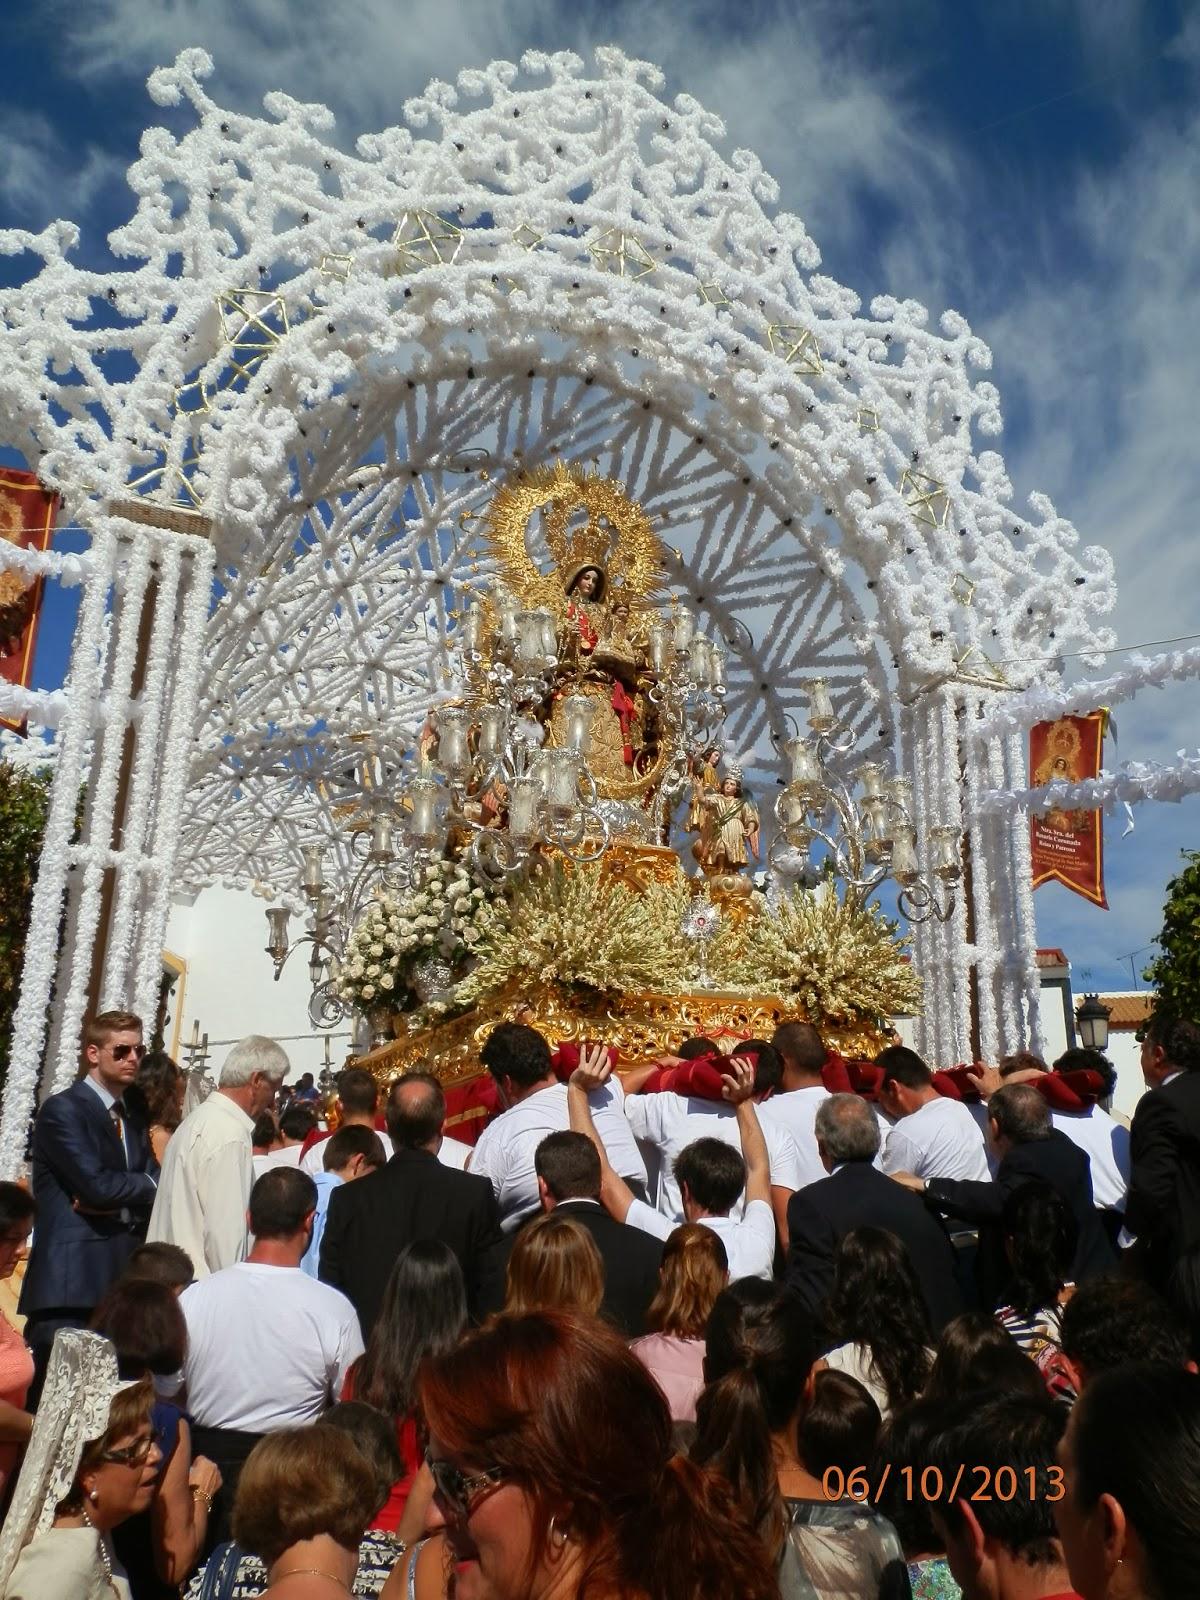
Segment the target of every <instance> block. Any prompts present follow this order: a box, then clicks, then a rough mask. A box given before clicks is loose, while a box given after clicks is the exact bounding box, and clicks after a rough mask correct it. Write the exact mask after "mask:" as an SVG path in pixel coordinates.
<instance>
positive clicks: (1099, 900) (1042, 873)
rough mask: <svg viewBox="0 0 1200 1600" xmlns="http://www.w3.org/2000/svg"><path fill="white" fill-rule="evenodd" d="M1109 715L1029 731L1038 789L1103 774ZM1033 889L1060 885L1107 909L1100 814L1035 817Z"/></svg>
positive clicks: (1058, 811) (1032, 825) (1097, 713)
mask: <svg viewBox="0 0 1200 1600" xmlns="http://www.w3.org/2000/svg"><path fill="white" fill-rule="evenodd" d="M1107 721H1108V713H1107V712H1106V711H1092V712H1089V713H1088V715H1087V716H1085V717H1060V718H1059V719H1058V721H1057V722H1039V723H1037V724H1035V726H1034V727H1032V728H1031V729H1030V730H1029V771H1030V774H1031V776H1030V782H1031V783H1032V784H1033V786H1034V788H1041V787H1042V785H1043V784H1047V783H1083V782H1084V781H1085V780H1086V779H1088V778H1095V777H1097V776H1098V775H1099V772H1100V764H1101V757H1102V755H1103V749H1104V729H1105V725H1106V723H1107ZM1029 843H1030V847H1031V850H1032V853H1033V887H1034V888H1035V889H1039V888H1040V887H1041V886H1042V884H1043V883H1061V884H1062V885H1063V886H1064V887H1065V888H1067V889H1073V890H1074V891H1075V893H1076V894H1081V895H1082V896H1083V898H1084V899H1085V900H1090V901H1091V902H1092V904H1093V905H1096V906H1100V907H1101V909H1102V910H1104V911H1107V910H1108V901H1107V900H1106V899H1105V896H1104V819H1103V817H1102V815H1101V813H1100V812H1099V811H1098V810H1092V811H1064V810H1062V809H1060V808H1058V807H1055V808H1054V809H1053V810H1051V811H1048V812H1047V813H1046V814H1045V816H1042V817H1031V818H1030V821H1029Z"/></svg>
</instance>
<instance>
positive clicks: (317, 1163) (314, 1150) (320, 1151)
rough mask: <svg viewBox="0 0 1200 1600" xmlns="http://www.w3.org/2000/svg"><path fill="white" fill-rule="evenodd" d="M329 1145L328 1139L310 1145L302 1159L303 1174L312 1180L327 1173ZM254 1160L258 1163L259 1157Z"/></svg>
mask: <svg viewBox="0 0 1200 1600" xmlns="http://www.w3.org/2000/svg"><path fill="white" fill-rule="evenodd" d="M328 1143H329V1140H328V1139H318V1140H317V1142H316V1144H310V1145H309V1147H308V1151H307V1153H306V1154H304V1155H302V1156H301V1157H300V1171H301V1172H307V1173H308V1175H309V1177H310V1178H315V1177H316V1176H317V1174H318V1173H319V1172H324V1171H325V1146H326V1145H327V1144H328ZM301 1148H303V1146H301ZM254 1160H255V1162H256V1163H257V1162H258V1160H259V1157H258V1156H255V1158H254Z"/></svg>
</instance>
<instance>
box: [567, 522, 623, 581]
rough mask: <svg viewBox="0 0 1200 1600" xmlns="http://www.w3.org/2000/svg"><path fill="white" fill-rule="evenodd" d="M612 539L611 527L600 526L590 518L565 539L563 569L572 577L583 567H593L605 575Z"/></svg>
mask: <svg viewBox="0 0 1200 1600" xmlns="http://www.w3.org/2000/svg"><path fill="white" fill-rule="evenodd" d="M612 539H613V536H612V530H611V528H602V527H600V526H599V525H598V524H597V523H596V522H595V521H594V520H590V521H589V522H588V525H587V527H586V528H580V529H579V530H578V531H577V532H576V533H573V534H572V535H571V537H570V538H569V539H568V540H567V541H566V545H565V550H566V560H565V562H564V563H563V568H564V570H565V571H566V572H569V573H570V574H571V576H572V577H573V578H574V577H578V576H579V574H580V573H581V572H582V571H584V569H585V568H587V567H595V568H596V569H597V570H598V571H599V572H602V573H604V574H605V575H606V576H607V573H608V562H609V557H610V555H611V553H612Z"/></svg>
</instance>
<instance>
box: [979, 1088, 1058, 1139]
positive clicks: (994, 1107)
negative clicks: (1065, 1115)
mask: <svg viewBox="0 0 1200 1600" xmlns="http://www.w3.org/2000/svg"><path fill="white" fill-rule="evenodd" d="M987 1109H988V1116H989V1117H990V1118H991V1120H992V1121H993V1122H994V1123H995V1124H996V1131H997V1133H999V1134H1001V1135H1002V1136H1003V1137H1004V1138H1005V1139H1007V1140H1008V1142H1009V1143H1010V1144H1033V1143H1036V1141H1037V1140H1039V1139H1048V1138H1049V1137H1050V1135H1051V1134H1052V1133H1053V1132H1054V1124H1053V1123H1052V1122H1051V1121H1050V1107H1049V1105H1048V1103H1047V1102H1046V1101H1045V1100H1043V1099H1042V1097H1041V1095H1040V1094H1039V1093H1038V1092H1037V1090H1036V1089H1035V1088H1034V1087H1033V1085H1032V1084H1031V1083H1008V1084H1005V1085H1004V1087H1003V1088H1002V1089H997V1090H996V1092H995V1094H993V1095H992V1097H991V1099H990V1100H989V1101H988V1103H987Z"/></svg>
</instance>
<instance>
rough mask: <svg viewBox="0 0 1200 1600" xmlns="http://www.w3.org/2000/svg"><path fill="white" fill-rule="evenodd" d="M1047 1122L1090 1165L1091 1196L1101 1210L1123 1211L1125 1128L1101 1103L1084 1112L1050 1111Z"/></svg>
mask: <svg viewBox="0 0 1200 1600" xmlns="http://www.w3.org/2000/svg"><path fill="white" fill-rule="evenodd" d="M1050 1121H1051V1122H1052V1123H1053V1124H1054V1126H1055V1127H1056V1128H1057V1129H1058V1130H1059V1132H1060V1133H1065V1134H1066V1136H1067V1138H1068V1139H1070V1141H1071V1143H1072V1144H1075V1145H1078V1146H1079V1148H1080V1149H1081V1150H1082V1151H1083V1152H1084V1154H1085V1155H1086V1156H1087V1157H1088V1160H1089V1161H1090V1162H1091V1164H1092V1199H1093V1201H1094V1202H1095V1204H1096V1205H1098V1206H1099V1207H1100V1208H1101V1209H1102V1210H1105V1211H1124V1209H1125V1191H1126V1190H1127V1189H1128V1188H1129V1129H1128V1128H1124V1127H1122V1126H1121V1124H1120V1123H1119V1122H1117V1121H1116V1120H1115V1119H1114V1118H1113V1117H1110V1116H1109V1114H1108V1112H1107V1111H1105V1109H1104V1107H1103V1106H1089V1107H1088V1109H1087V1110H1086V1111H1053V1110H1052V1111H1051V1113H1050Z"/></svg>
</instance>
